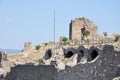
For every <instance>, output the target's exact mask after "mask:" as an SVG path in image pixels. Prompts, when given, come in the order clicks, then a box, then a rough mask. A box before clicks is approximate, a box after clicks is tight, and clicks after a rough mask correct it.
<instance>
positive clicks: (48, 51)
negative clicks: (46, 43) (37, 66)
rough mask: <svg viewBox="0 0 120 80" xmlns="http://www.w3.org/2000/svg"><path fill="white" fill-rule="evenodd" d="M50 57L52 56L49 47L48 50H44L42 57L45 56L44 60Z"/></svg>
mask: <svg viewBox="0 0 120 80" xmlns="http://www.w3.org/2000/svg"><path fill="white" fill-rule="evenodd" d="M51 57H52V52H51V50H50V49H49V50H47V51H46V53H45V56H44V58H45V60H48V59H50V58H51Z"/></svg>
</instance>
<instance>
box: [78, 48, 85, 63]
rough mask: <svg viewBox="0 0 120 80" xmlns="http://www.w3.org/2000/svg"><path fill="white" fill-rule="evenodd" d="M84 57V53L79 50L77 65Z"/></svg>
mask: <svg viewBox="0 0 120 80" xmlns="http://www.w3.org/2000/svg"><path fill="white" fill-rule="evenodd" d="M83 56H84V51H83V50H80V51H79V53H78V57H77V63H79V62H80V60H81V58H82V57H83Z"/></svg>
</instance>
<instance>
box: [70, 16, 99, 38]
mask: <svg viewBox="0 0 120 80" xmlns="http://www.w3.org/2000/svg"><path fill="white" fill-rule="evenodd" d="M85 30H86V31H89V32H90V35H89V37H95V36H98V34H97V26H96V25H95V24H94V23H93V22H92V21H90V20H89V19H86V18H84V17H83V18H76V19H75V20H71V23H70V28H69V39H70V40H81V39H82V38H83V34H82V33H83V32H84V31H85Z"/></svg>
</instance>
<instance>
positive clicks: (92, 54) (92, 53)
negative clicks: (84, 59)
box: [88, 50, 99, 61]
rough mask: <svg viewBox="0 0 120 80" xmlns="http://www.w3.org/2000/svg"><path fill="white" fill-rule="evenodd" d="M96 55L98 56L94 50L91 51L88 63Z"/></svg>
mask: <svg viewBox="0 0 120 80" xmlns="http://www.w3.org/2000/svg"><path fill="white" fill-rule="evenodd" d="M98 55H99V54H98V52H97V51H96V50H92V51H91V53H90V54H89V57H88V61H92V60H94V59H95V58H96V57H97V56H98Z"/></svg>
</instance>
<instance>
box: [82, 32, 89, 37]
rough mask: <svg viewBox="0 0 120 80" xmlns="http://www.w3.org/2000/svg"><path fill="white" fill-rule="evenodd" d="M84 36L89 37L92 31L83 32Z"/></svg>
mask: <svg viewBox="0 0 120 80" xmlns="http://www.w3.org/2000/svg"><path fill="white" fill-rule="evenodd" d="M82 34H83V36H86V37H87V36H88V35H90V31H83V32H82Z"/></svg>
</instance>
